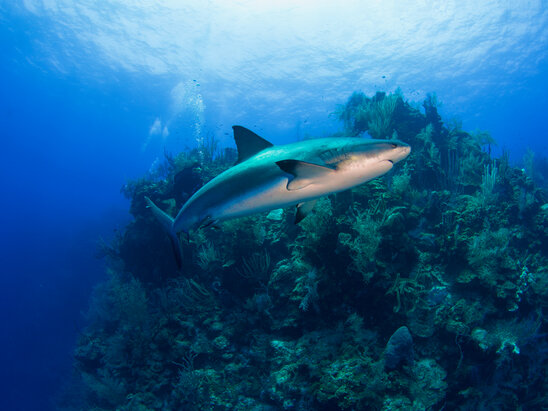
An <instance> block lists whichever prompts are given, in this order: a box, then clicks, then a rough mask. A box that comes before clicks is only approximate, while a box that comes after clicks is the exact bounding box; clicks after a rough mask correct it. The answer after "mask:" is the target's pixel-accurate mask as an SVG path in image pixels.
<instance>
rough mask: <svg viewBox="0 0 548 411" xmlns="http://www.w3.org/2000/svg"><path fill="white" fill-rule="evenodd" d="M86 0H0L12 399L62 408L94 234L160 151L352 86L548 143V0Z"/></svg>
mask: <svg viewBox="0 0 548 411" xmlns="http://www.w3.org/2000/svg"><path fill="white" fill-rule="evenodd" d="M76 3H77V4H76V5H75V4H72V2H69V1H63V0H48V1H46V0H43V1H38V0H25V1H17V2H11V1H10V2H8V1H7V0H5V1H2V0H0V49H1V50H2V53H1V54H0V90H1V98H0V130H1V131H0V133H1V136H2V139H1V149H0V182H1V187H2V197H1V198H2V201H1V202H0V204H1V206H0V210H1V213H0V226H1V227H2V236H1V241H2V244H1V245H2V246H1V247H0V264H1V265H0V266H1V271H0V273H1V274H0V292H1V293H2V295H1V296H0V316H1V317H0V318H1V324H2V336H1V339H0V341H1V343H0V344H1V346H0V347H1V349H0V364H2V365H1V366H0V380H1V382H2V384H1V387H2V388H1V390H2V392H1V393H0V409H4V410H35V409H36V410H38V409H40V410H47V409H49V408H50V407H51V404H52V398H53V397H54V395H55V394H56V393H57V392H58V390H59V387H60V386H61V385H62V384H63V381H65V380H66V379H68V377H69V375H70V370H71V361H72V360H71V350H72V349H73V347H74V343H75V341H76V338H77V335H78V330H79V329H80V328H81V327H83V325H84V319H83V316H82V312H83V311H85V310H86V307H87V303H88V298H89V295H90V292H91V290H92V288H93V286H94V284H97V283H98V282H99V281H100V280H101V279H102V278H103V275H104V273H103V267H102V262H101V261H100V260H98V259H96V258H95V256H94V255H95V252H96V244H97V241H98V240H99V238H105V239H107V240H108V238H110V237H111V236H112V234H113V233H114V230H116V229H117V228H118V227H123V225H124V223H125V222H127V221H128V219H129V215H128V212H127V208H128V204H127V202H126V200H125V199H124V198H123V197H122V195H121V194H120V188H121V186H122V185H123V184H124V182H125V181H126V180H127V179H128V178H135V177H138V176H140V175H142V174H143V173H145V172H146V171H147V170H149V169H150V167H151V166H152V164H153V163H154V162H155V160H157V159H158V158H159V159H161V158H162V156H163V152H164V149H166V150H168V151H171V152H175V151H178V150H183V149H185V148H186V147H193V146H195V145H196V144H197V140H198V139H200V138H201V137H202V136H204V135H207V134H208V133H211V134H213V135H215V136H216V138H218V139H219V140H221V142H222V143H223V144H224V145H230V144H231V133H230V127H231V125H233V124H242V125H245V126H247V127H249V128H251V129H253V130H255V131H257V132H258V133H259V134H262V135H263V136H264V137H265V138H268V139H269V140H271V141H273V142H274V143H282V142H288V141H292V140H295V139H297V138H302V137H303V136H305V135H307V134H310V135H316V136H321V135H324V134H326V133H328V132H330V131H334V130H337V129H338V128H339V127H340V124H338V123H336V122H335V120H334V118H333V117H332V116H329V114H330V113H331V112H333V111H334V109H335V108H336V105H337V104H341V103H344V102H345V101H346V99H347V98H348V96H349V95H350V94H351V92H352V91H354V90H363V91H365V92H366V93H369V94H372V93H373V92H374V91H376V90H385V91H393V90H394V89H395V88H396V87H400V88H401V90H402V91H403V93H404V95H405V96H406V97H407V98H408V99H410V100H416V101H419V102H420V101H421V99H423V98H424V96H425V95H426V93H429V92H435V93H436V94H437V97H438V99H439V100H440V101H441V102H442V103H443V104H442V106H441V112H442V114H443V115H444V117H449V118H451V117H453V116H454V117H457V118H460V119H461V120H462V121H463V125H464V128H465V129H466V130H474V129H476V128H479V129H482V130H488V131H490V132H491V134H492V135H493V137H494V138H495V139H496V140H497V141H498V142H499V147H506V148H508V149H509V150H510V152H511V156H512V159H513V161H515V162H519V161H520V159H521V157H522V156H523V153H524V152H525V149H526V148H527V147H530V148H532V149H533V150H534V151H535V152H536V153H537V154H539V155H540V154H542V155H548V147H547V145H548V143H547V141H548V125H547V122H546V112H547V107H548V97H547V93H546V90H548V59H547V58H546V57H547V53H548V27H547V25H548V12H547V11H546V7H545V6H544V3H543V2H540V1H538V2H534V1H532V2H523V3H521V2H520V4H519V5H516V6H512V5H509V4H508V3H507V2H503V1H500V2H497V1H492V2H482V5H481V6H478V5H477V4H476V3H478V2H464V3H463V2H458V3H457V2H455V3H454V4H453V2H444V5H443V6H440V5H438V4H437V3H435V2H431V1H425V2H421V3H420V5H418V4H419V3H417V5H415V6H414V7H413V8H409V9H407V10H405V9H402V7H398V6H397V5H396V3H397V2H382V3H378V4H377V2H371V4H368V2H348V3H347V6H346V7H337V8H333V7H331V6H329V3H328V2H327V3H322V2H310V3H308V2H304V3H302V5H300V6H292V5H291V2H287V3H285V2H282V3H277V6H276V7H273V6H269V5H267V4H265V2H258V3H257V2H245V1H238V2H232V3H230V2H215V1H212V2H208V3H206V4H205V5H202V2H184V3H185V5H177V3H178V2H168V3H166V5H165V6H155V5H154V3H155V2H141V4H140V5H139V6H135V5H133V2H130V1H127V2H124V1H105V2H100V3H97V2H93V1H85V0H82V1H78V2H76ZM255 3H256V4H255ZM98 4H100V6H99V5H98ZM457 5H458V6H457Z"/></svg>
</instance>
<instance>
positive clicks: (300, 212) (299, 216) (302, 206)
mask: <svg viewBox="0 0 548 411" xmlns="http://www.w3.org/2000/svg"><path fill="white" fill-rule="evenodd" d="M316 201H317V200H310V201H307V202H306V203H299V204H297V213H296V214H295V224H299V223H300V222H301V221H302V220H303V218H305V217H306V216H307V215H308V214H310V212H311V211H312V209H313V208H314V206H315V205H316Z"/></svg>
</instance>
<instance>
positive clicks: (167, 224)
mask: <svg viewBox="0 0 548 411" xmlns="http://www.w3.org/2000/svg"><path fill="white" fill-rule="evenodd" d="M145 201H146V202H147V205H148V207H149V208H150V209H151V210H152V214H154V217H156V219H157V220H158V221H159V222H160V224H162V226H163V227H164V229H165V230H166V232H167V233H168V235H169V240H170V241H171V247H172V248H173V254H175V260H176V262H177V268H181V267H182V266H183V252H182V250H181V244H180V243H179V237H177V233H176V232H175V231H174V230H173V218H171V217H170V216H169V215H168V214H167V213H165V212H164V211H162V210H160V208H159V207H158V206H157V205H156V204H154V203H153V202H152V200H151V199H150V198H148V197H145Z"/></svg>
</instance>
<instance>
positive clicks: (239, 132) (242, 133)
mask: <svg viewBox="0 0 548 411" xmlns="http://www.w3.org/2000/svg"><path fill="white" fill-rule="evenodd" d="M232 129H233V130H234V141H235V142H236V147H237V148H238V161H236V164H240V163H241V162H242V161H245V160H247V159H248V158H250V157H253V156H254V155H255V154H257V153H259V152H260V151H263V150H264V149H265V148H268V147H272V146H273V144H272V143H271V142H270V141H266V140H265V139H264V138H262V137H260V136H258V135H257V134H255V133H254V132H253V131H251V130H248V129H247V128H245V127H242V126H232Z"/></svg>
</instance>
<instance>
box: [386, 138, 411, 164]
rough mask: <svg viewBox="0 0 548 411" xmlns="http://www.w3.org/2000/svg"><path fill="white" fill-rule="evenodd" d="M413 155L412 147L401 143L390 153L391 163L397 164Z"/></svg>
mask: <svg viewBox="0 0 548 411" xmlns="http://www.w3.org/2000/svg"><path fill="white" fill-rule="evenodd" d="M409 153H411V146H410V145H408V144H405V143H399V144H397V145H396V147H394V149H393V150H392V152H391V153H390V161H391V162H392V163H393V164H395V163H397V162H398V161H401V160H403V159H404V158H406V157H407V156H408V155H409Z"/></svg>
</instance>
